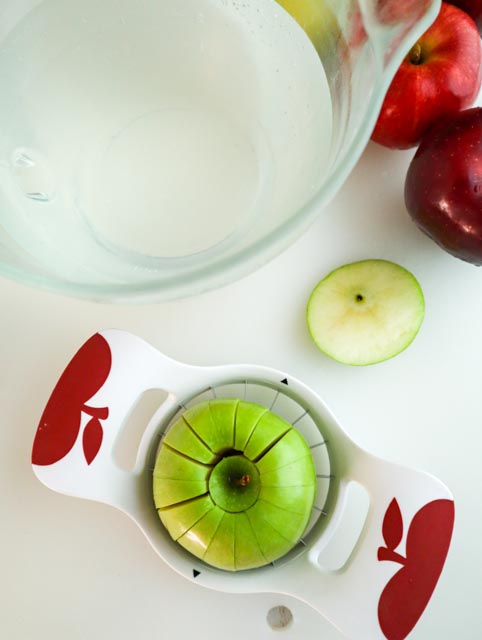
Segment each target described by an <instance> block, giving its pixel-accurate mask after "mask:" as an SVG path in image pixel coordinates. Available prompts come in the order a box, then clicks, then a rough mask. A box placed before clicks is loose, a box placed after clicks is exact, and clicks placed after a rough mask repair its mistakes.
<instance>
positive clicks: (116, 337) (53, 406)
mask: <svg viewBox="0 0 482 640" xmlns="http://www.w3.org/2000/svg"><path fill="white" fill-rule="evenodd" d="M199 378H200V372H199V371H198V370H197V368H196V367H189V366H186V365H183V364H181V363H178V362H176V361H175V360H171V359H170V358H168V357H166V356H164V355H163V354H161V353H160V352H159V351H157V350H156V349H154V348H153V347H152V346H151V345H149V344H148V343H146V342H144V341H143V340H141V339H140V338H138V337H136V336H134V335H132V334H130V333H127V332H124V331H118V330H108V331H103V332H101V333H97V334H95V335H93V336H92V337H91V338H90V339H89V340H87V342H86V343H85V344H84V345H83V346H82V347H81V348H80V349H79V351H78V352H77V353H76V354H75V356H74V357H73V358H72V360H71V361H70V363H69V365H68V366H67V368H66V369H65V371H64V373H63V374H62V376H61V377H60V379H59V381H58V383H57V385H56V387H55V389H54V391H53V392H52V395H51V397H50V399H49V401H48V403H47V406H46V408H45V410H44V413H43V415H42V418H41V420H40V423H39V426H38V429H37V433H36V436H35V440H34V445H33V449H32V465H33V469H34V472H35V474H36V476H37V477H38V479H39V480H40V481H41V482H43V483H44V484H45V485H46V486H48V487H49V488H50V489H53V490H55V491H59V492H61V493H67V494H69V495H74V496H78V497H83V498H88V499H91V500H98V501H101V502H107V503H109V504H112V505H114V506H121V505H122V504H123V503H124V502H125V501H126V499H127V498H128V495H129V494H130V493H132V492H133V491H135V485H134V484H133V482H132V473H128V472H126V471H123V470H121V469H120V468H118V467H117V466H116V465H115V463H114V460H113V450H114V446H115V442H116V439H117V437H118V435H119V432H120V431H121V429H122V427H123V425H124V424H125V421H126V419H127V417H128V416H129V414H130V412H131V410H132V409H133V407H134V406H135V404H136V402H137V400H138V398H139V397H140V396H141V395H142V393H144V392H145V391H147V390H149V389H154V388H159V389H164V390H166V391H168V392H170V400H171V402H172V401H174V400H175V398H176V397H183V395H184V393H185V390H186V389H187V388H189V387H191V386H192V384H193V380H194V379H196V380H197V381H198V383H199Z"/></svg>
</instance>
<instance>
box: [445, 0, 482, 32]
mask: <svg viewBox="0 0 482 640" xmlns="http://www.w3.org/2000/svg"><path fill="white" fill-rule="evenodd" d="M449 4H453V5H454V6H455V7H459V9H462V11H465V12H466V13H468V14H469V16H471V17H472V18H473V19H474V20H475V23H476V24H477V27H478V29H479V33H480V34H481V35H482V2H481V0H449Z"/></svg>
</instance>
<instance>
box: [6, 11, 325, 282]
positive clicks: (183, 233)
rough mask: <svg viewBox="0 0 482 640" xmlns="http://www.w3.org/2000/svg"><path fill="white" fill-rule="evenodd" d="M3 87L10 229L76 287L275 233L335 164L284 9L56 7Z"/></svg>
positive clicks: (309, 61)
mask: <svg viewBox="0 0 482 640" xmlns="http://www.w3.org/2000/svg"><path fill="white" fill-rule="evenodd" d="M0 80H1V86H2V97H1V99H0V122H1V123H2V125H1V130H0V176H1V184H2V186H1V187H0V220H1V221H2V224H3V226H4V228H5V229H6V230H7V232H8V233H9V234H10V235H12V236H13V237H14V238H15V239H16V240H17V242H19V244H21V245H22V246H23V247H24V248H25V249H26V250H27V251H29V252H30V253H31V254H32V255H34V256H35V257H36V258H37V259H38V260H40V261H44V262H48V263H49V264H52V262H54V263H55V265H56V268H57V269H58V271H59V272H61V273H63V274H64V275H65V276H66V277H69V274H70V273H71V274H72V277H73V274H75V277H78V274H79V265H82V266H83V267H84V268H85V270H86V272H88V271H89V270H93V271H99V272H100V271H103V270H104V271H105V272H106V273H109V275H110V276H111V277H112V278H113V279H115V276H116V275H118V274H120V272H119V271H118V267H119V265H120V264H121V263H123V262H124V261H126V260H127V261H128V262H129V261H130V263H131V264H132V262H134V263H136V264H137V265H138V266H139V267H142V268H144V267H145V268H151V267H155V265H156V261H157V260H172V259H176V260H179V259H189V258H190V257H191V258H192V257H193V256H198V255H200V254H203V253H205V252H209V251H219V250H220V247H221V248H222V247H223V246H224V245H225V244H226V243H228V244H229V243H233V242H236V241H237V239H238V238H239V237H242V235H243V234H245V233H252V232H253V229H256V228H258V227H259V228H261V227H263V226H264V228H267V227H269V226H271V227H274V226H276V225H277V224H278V223H279V221H281V220H282V219H283V218H284V217H288V215H289V214H291V213H292V211H293V209H294V208H296V207H299V206H301V205H302V204H303V202H304V201H306V199H307V196H308V195H309V194H310V192H312V193H314V192H315V190H316V189H317V186H318V184H319V182H320V176H321V175H322V172H323V167H324V166H325V165H326V162H327V159H328V155H329V150H330V142H331V124H332V114H331V101H330V96H329V90H328V85H327V82H326V77H325V75H324V72H323V67H322V66H321V63H320V60H319V58H318V56H317V54H316V52H315V50H314V48H313V47H312V45H311V43H310V42H309V40H308V38H307V37H306V36H305V34H304V33H303V32H302V30H301V29H300V28H299V27H298V25H297V24H296V23H295V22H294V21H293V20H292V18H291V17H290V16H289V15H288V14H287V13H286V12H285V11H284V10H283V9H281V7H279V5H277V4H276V3H275V2H274V1H267V2H261V1H259V0H245V1H244V2H241V1H239V2H228V0H196V1H195V2H194V1H193V0H162V1H159V0H156V1H154V0H142V1H134V0H103V2H98V0H83V1H82V2H78V0H75V1H74V0H44V2H42V3H40V4H39V5H38V6H37V7H36V8H34V9H33V10H32V11H30V13H28V14H27V15H26V16H24V17H23V19H22V20H20V21H18V22H17V24H16V25H15V26H14V28H12V29H11V30H10V32H9V33H8V34H7V35H6V36H5V37H4V38H3V40H2V41H0ZM106 256H108V257H109V259H106ZM53 257H54V260H52V258H53ZM113 257H114V258H115V260H117V263H116V262H115V261H114V262H112V261H110V262H109V260H110V258H113ZM116 270H117V271H116ZM122 277H123V278H124V277H125V274H124V275H123V276H122Z"/></svg>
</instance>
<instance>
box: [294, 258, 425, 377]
mask: <svg viewBox="0 0 482 640" xmlns="http://www.w3.org/2000/svg"><path fill="white" fill-rule="evenodd" d="M424 313H425V303H424V297H423V293H422V289H421V287H420V285H419V283H418V281H417V280H416V278H415V277H414V276H413V275H412V274H411V273H410V272H409V271H407V270H406V269H405V268H403V267H401V266H400V265H398V264H395V263H393V262H389V261H387V260H362V261H360V262H353V263H351V264H347V265H344V266H342V267H339V268H338V269H335V270H334V271H332V272H331V273H329V274H328V275H327V276H326V277H325V278H324V279H323V280H321V282H320V283H319V284H318V285H317V286H316V287H315V289H314V290H313V293H312V294H311V297H310V299H309V302H308V307H307V313H306V318H307V324H308V329H309V332H310V334H311V337H312V338H313V341H314V343H315V344H316V346H317V347H318V348H319V349H320V350H321V351H322V352H324V353H325V354H326V355H328V356H330V357H331V358H333V359H334V360H337V361H338V362H341V363H344V364H350V365H369V364H375V363H377V362H382V361H384V360H388V359H389V358H392V357H393V356H395V355H397V354H398V353H400V352H401V351H403V350H404V349H406V348H407V347H408V346H409V345H410V343H411V342H412V341H413V340H414V338H415V336H416V335H417V333H418V331H419V329H420V326H421V324H422V321H423V318H424Z"/></svg>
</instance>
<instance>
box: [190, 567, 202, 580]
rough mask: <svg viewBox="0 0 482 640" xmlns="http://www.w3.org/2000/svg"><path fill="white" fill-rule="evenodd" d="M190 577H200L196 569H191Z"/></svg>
mask: <svg viewBox="0 0 482 640" xmlns="http://www.w3.org/2000/svg"><path fill="white" fill-rule="evenodd" d="M192 575H193V576H194V577H195V578H197V577H198V576H200V575H201V572H200V571H197V570H196V569H193V570H192Z"/></svg>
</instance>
